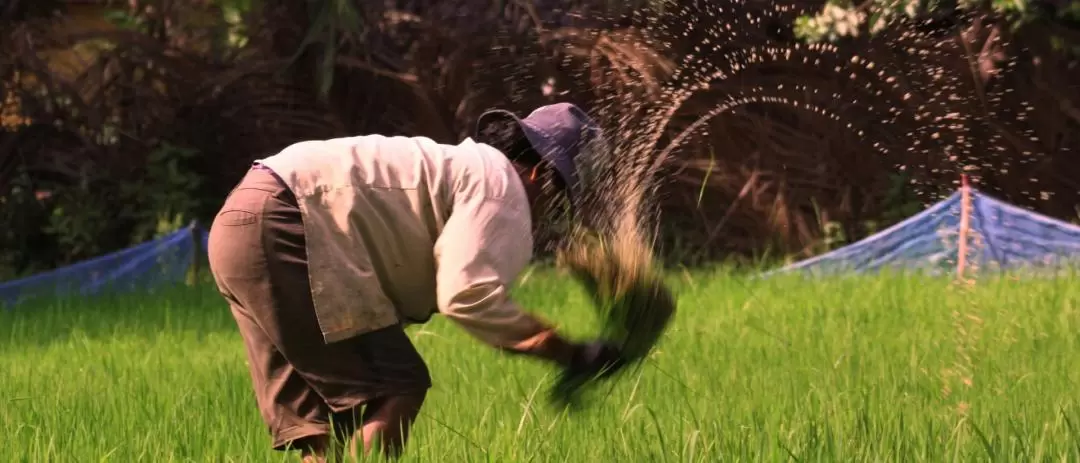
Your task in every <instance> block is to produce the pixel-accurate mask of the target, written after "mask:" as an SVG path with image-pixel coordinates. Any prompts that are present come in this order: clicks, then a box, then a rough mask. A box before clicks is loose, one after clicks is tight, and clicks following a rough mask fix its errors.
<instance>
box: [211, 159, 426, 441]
mask: <svg viewBox="0 0 1080 463" xmlns="http://www.w3.org/2000/svg"><path fill="white" fill-rule="evenodd" d="M304 246H305V238H304V225H303V221H302V219H301V215H300V209H299V207H298V206H297V203H296V199H295V197H294V196H293V195H292V193H291V192H290V191H289V190H288V188H286V187H285V186H284V184H283V183H282V182H280V180H279V179H278V178H277V177H276V176H275V175H274V174H272V173H271V172H270V171H269V170H266V169H265V168H259V167H257V168H253V169H252V170H250V171H249V172H248V174H247V175H246V176H245V177H244V179H243V180H241V182H240V184H239V185H237V187H236V188H235V189H234V190H233V191H232V193H230V194H229V197H228V198H227V199H226V200H225V205H224V206H223V207H222V208H221V211H220V212H219V213H218V215H217V217H216V218H215V219H214V223H213V225H212V226H211V229H210V242H209V246H208V252H209V255H210V270H211V272H212V273H213V275H214V279H215V281H216V282H217V285H218V289H219V290H220V292H221V295H222V296H224V298H225V300H226V301H228V303H229V306H230V308H231V309H232V313H233V316H234V318H235V319H236V323H237V326H238V328H239V331H240V335H241V336H242V337H243V339H244V345H245V347H246V350H247V358H248V366H249V369H250V372H251V381H252V386H253V388H254V391H255V399H256V402H257V403H258V407H259V411H260V412H261V414H262V417H263V419H264V420H265V422H266V424H267V426H268V427H269V431H270V434H271V436H272V437H273V446H274V448H275V449H278V450H284V449H287V448H289V447H291V446H292V445H291V444H292V443H293V442H294V441H297V440H299V439H303V438H307V437H313V436H322V435H327V434H328V433H329V428H330V424H331V423H333V426H334V428H335V430H336V431H337V432H335V434H338V436H341V437H344V436H348V435H350V434H351V433H352V432H353V430H354V429H356V427H357V426H358V425H359V423H358V422H357V419H358V417H359V416H361V414H360V413H359V410H358V409H359V408H360V407H362V406H364V405H365V404H368V403H370V402H373V401H376V400H380V399H385V398H388V397H393V396H402V395H421V396H422V395H423V394H424V393H425V392H426V391H427V389H428V388H430V387H431V378H430V376H429V374H428V369H427V366H426V365H425V364H424V361H423V359H422V358H421V357H420V354H419V353H418V352H417V351H416V349H415V347H414V346H413V345H412V343H411V342H410V340H409V338H408V336H407V335H406V333H405V332H404V330H403V329H402V327H401V326H393V327H390V328H386V329H382V330H379V331H375V332H372V333H367V334H364V335H360V336H357V337H354V338H351V339H346V340H343V341H339V342H334V343H330V344H327V343H325V342H324V341H323V338H322V334H321V332H320V330H319V325H318V320H317V318H316V316H315V309H314V305H313V303H312V300H311V288H310V285H309V282H308V263H307V253H306V251H305V247H304Z"/></svg>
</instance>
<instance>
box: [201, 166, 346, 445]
mask: <svg viewBox="0 0 1080 463" xmlns="http://www.w3.org/2000/svg"><path fill="white" fill-rule="evenodd" d="M280 190H281V188H280V187H278V186H276V185H275V183H274V182H273V179H272V177H271V178H270V179H269V180H268V179H267V178H266V177H265V176H262V175H258V174H257V173H255V172H252V173H249V175H248V176H247V177H245V179H244V180H242V181H241V182H240V185H238V186H237V188H236V189H235V190H234V191H233V192H232V193H231V194H230V195H229V197H228V198H227V199H226V201H225V205H224V206H223V207H222V209H221V212H220V213H219V214H218V216H217V217H216V218H215V220H214V223H213V225H212V226H211V230H210V242H209V246H208V249H207V251H208V253H209V257H210V270H211V273H212V274H213V275H214V279H215V281H216V282H217V285H218V288H219V290H220V292H221V294H222V296H223V297H224V298H225V300H226V301H227V302H228V303H229V305H230V307H231V310H232V314H233V317H234V319H235V320H236V324H237V328H238V329H239V333H240V336H241V338H242V339H243V341H244V347H245V351H246V354H247V361H248V362H247V363H248V368H249V372H250V375H251V384H252V389H253V391H254V393H255V399H256V403H257V405H258V407H259V411H260V414H261V415H262V418H263V420H264V421H265V423H266V425H267V427H268V430H269V432H270V434H271V436H272V439H273V447H274V448H275V449H278V450H285V449H289V448H293V449H299V448H301V447H312V448H313V449H314V450H313V451H312V450H305V451H304V452H305V453H307V454H311V453H322V452H323V450H324V449H325V447H326V446H327V445H326V444H325V443H324V442H323V441H328V440H327V439H325V436H326V434H327V427H328V420H329V415H330V413H331V411H330V408H329V407H328V406H327V405H326V404H325V403H324V401H323V400H322V397H320V396H319V394H318V393H317V392H315V390H314V389H312V388H311V387H310V386H309V385H308V384H307V382H306V381H305V380H304V379H303V377H302V376H301V375H300V374H299V373H298V372H297V371H296V369H295V367H294V366H293V365H292V364H291V363H290V362H289V361H288V359H287V358H286V356H285V355H284V353H283V352H282V350H281V349H280V348H279V343H278V339H279V338H280V336H277V335H275V332H276V331H277V328H278V327H279V326H280V325H278V324H276V323H270V324H267V323H265V321H266V320H270V321H273V320H275V319H276V317H275V316H274V313H275V312H280V311H281V310H282V308H283V307H288V306H290V305H292V304H294V303H295V302H294V301H295V300H297V299H302V298H303V297H305V296H307V295H305V293H304V292H303V289H302V288H301V289H300V290H299V291H291V290H290V288H289V287H275V286H280V285H275V281H274V279H275V275H274V274H273V272H272V271H271V262H272V261H275V260H276V256H269V255H268V254H267V253H266V250H265V246H264V237H265V234H266V231H267V230H266V228H267V227H266V223H265V222H266V220H265V219H266V217H265V214H264V209H265V206H266V204H267V203H268V201H269V199H270V198H272V197H273V196H274V195H275V194H277V193H279V192H280ZM304 279H305V280H306V273H305V275H304ZM297 292H298V293H299V294H296V293H297ZM307 297H308V298H309V299H310V297H309V296H307ZM308 305H310V303H308ZM267 328H270V330H267ZM316 333H317V330H316Z"/></svg>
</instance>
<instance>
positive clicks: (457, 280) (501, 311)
mask: <svg viewBox="0 0 1080 463" xmlns="http://www.w3.org/2000/svg"><path fill="white" fill-rule="evenodd" d="M532 246H533V241H532V230H531V223H530V214H529V210H528V209H527V206H526V205H525V204H524V202H523V201H514V200H510V199H507V200H499V199H485V198H479V197H478V198H475V199H468V200H465V201H462V202H461V203H458V204H457V205H455V206H454V211H453V212H452V213H451V215H450V218H449V219H448V220H447V222H446V224H445V226H444V227H443V231H442V233H441V234H440V236H439V238H438V240H437V241H436V243H435V261H436V264H437V266H438V269H437V273H436V278H437V287H438V289H437V292H438V306H439V311H440V312H442V313H443V314H444V315H445V316H447V317H449V318H450V319H451V320H453V321H454V322H455V323H457V324H458V325H459V326H461V327H462V328H464V329H465V330H466V331H468V332H469V333H470V334H471V335H473V336H474V337H476V338H477V339H479V340H480V341H483V342H484V343H486V344H488V345H491V346H493V347H495V348H499V349H502V350H505V351H509V352H513V353H520V354H526V355H531V356H535V357H539V358H543V359H547V360H550V361H553V362H556V363H559V364H562V365H567V364H569V363H570V362H571V361H572V358H573V356H574V355H575V352H576V351H575V348H576V346H575V345H574V344H573V343H571V342H569V341H567V340H565V339H563V338H562V337H561V336H559V334H558V333H557V332H556V330H555V329H554V328H553V327H552V326H551V325H549V324H548V323H546V322H545V321H543V320H542V319H540V318H539V317H536V316H534V315H532V314H529V313H527V312H525V311H523V310H521V308H520V307H519V306H518V305H517V304H516V303H514V301H512V300H511V299H510V298H509V288H510V285H511V284H513V282H514V280H516V279H517V276H518V275H519V274H520V273H521V271H522V270H523V269H524V268H525V266H526V265H527V264H528V263H529V260H530V259H531V258H532Z"/></svg>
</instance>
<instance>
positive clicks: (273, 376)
mask: <svg viewBox="0 0 1080 463" xmlns="http://www.w3.org/2000/svg"><path fill="white" fill-rule="evenodd" d="M477 126H478V131H477V135H476V139H477V140H478V141H482V142H485V143H479V142H478V141H474V140H472V139H466V140H464V141H463V142H461V143H459V144H457V145H444V144H438V143H435V142H434V141H432V140H430V139H427V138H406V137H384V136H380V135H369V136H358V137H352V138H339V139H332V140H320V141H305V142H301V143H296V144H294V145H292V146H289V147H287V148H285V149H284V150H283V151H281V152H280V153H278V154H276V155H273V156H270V157H268V158H265V159H262V160H259V161H256V162H255V163H254V164H253V166H252V168H251V170H250V171H249V172H248V173H247V174H246V175H245V177H244V178H243V180H241V181H240V183H239V185H237V186H236V187H235V189H234V190H233V191H232V192H231V193H230V194H229V196H228V198H227V199H226V200H225V204H224V206H223V207H222V208H221V211H220V212H219V213H218V215H217V217H216V218H215V220H214V223H213V226H212V228H211V230H210V242H209V249H208V251H209V254H210V268H211V271H212V273H213V274H214V278H215V281H216V282H217V285H218V288H219V290H220V292H221V294H222V296H224V298H225V299H226V301H228V303H229V305H230V307H231V310H232V314H233V316H234V317H235V319H236V323H237V325H238V327H239V331H240V334H241V336H242V337H243V339H244V343H245V347H246V351H247V355H248V364H249V367H250V373H251V380H252V385H253V388H254V390H255V397H256V401H257V403H258V406H259V410H260V412H261V414H262V417H263V419H264V420H265V422H266V424H267V426H268V427H269V432H270V434H271V435H272V436H273V447H274V448H275V449H277V450H285V449H289V448H293V449H300V450H301V451H302V453H303V456H304V460H305V461H324V459H325V458H326V456H327V454H328V453H330V454H338V452H343V449H341V447H339V446H333V445H332V443H333V442H347V443H348V444H347V445H348V447H349V449H350V452H352V453H353V454H354V455H355V454H356V452H357V450H358V447H359V446H360V445H362V446H363V451H364V453H370V452H371V451H372V449H375V450H377V451H381V452H383V453H386V454H389V455H397V454H399V452H400V450H401V448H402V446H403V445H404V443H405V441H406V439H407V436H408V430H409V426H410V425H411V423H412V422H413V420H414V419H415V418H416V416H417V414H418V412H419V411H420V407H421V405H422V404H423V402H424V397H425V395H426V392H427V390H428V388H430V387H431V378H430V377H429V375H428V369H427V366H426V365H425V363H424V361H423V359H421V357H420V355H419V353H418V352H417V351H416V349H415V348H414V347H413V345H412V343H411V342H410V340H409V337H408V336H407V335H406V333H405V331H404V330H403V326H405V325H408V324H416V323H424V322H426V321H427V320H428V319H429V318H430V317H431V315H432V314H434V313H436V312H438V313H441V314H443V315H444V316H446V317H449V318H450V319H451V320H453V321H454V322H455V323H456V324H457V325H458V326H460V327H462V328H464V329H465V330H466V331H467V332H468V333H470V334H471V335H472V336H474V337H475V338H477V339H478V340H480V341H482V342H484V343H486V344H489V345H491V346H493V347H495V348H498V349H501V350H503V351H506V352H509V353H516V354H524V355H527V356H531V357H534V358H538V359H543V360H546V361H549V362H552V363H553V364H554V365H556V366H558V367H559V368H560V369H561V370H562V374H563V375H564V377H566V376H574V375H595V374H598V373H600V372H602V371H610V369H612V368H615V367H618V366H621V364H622V363H621V360H620V358H619V354H618V351H617V349H615V348H614V347H612V346H610V345H607V344H604V343H602V342H598V341H594V342H587V343H576V342H571V341H569V340H567V339H565V338H564V337H562V336H560V335H559V334H557V332H556V330H555V329H554V328H553V327H552V326H551V325H549V324H548V323H546V322H545V321H544V320H541V319H539V318H537V317H536V316H534V315H530V314H529V313H527V312H525V311H523V310H522V309H521V308H520V307H519V306H518V305H516V304H515V303H514V302H513V301H512V300H511V299H510V297H509V288H510V285H511V284H512V283H513V282H514V280H515V279H516V278H517V276H518V275H519V273H520V272H521V271H522V270H523V268H524V267H525V266H526V264H527V263H528V262H529V260H530V258H531V254H532V250H533V237H532V232H533V231H534V228H535V227H534V225H537V224H538V223H539V222H542V220H540V218H542V217H544V216H545V214H546V213H547V211H549V210H551V208H552V207H557V205H559V204H566V202H564V200H565V199H566V198H568V197H570V196H569V195H573V194H574V192H575V191H576V184H577V174H576V168H575V162H574V160H575V156H577V154H578V153H579V152H580V151H581V147H582V146H583V145H584V144H585V143H587V142H589V141H590V140H592V139H593V137H596V136H597V134H598V133H599V131H598V129H597V128H596V126H595V125H594V123H593V122H592V121H591V120H590V119H589V118H588V116H586V115H585V113H584V112H583V111H582V110H581V109H579V108H578V107H576V106H574V105H571V104H565V103H563V104H555V105H550V106H544V107H541V108H539V109H537V110H536V111H534V112H533V113H532V114H531V115H529V116H528V117H527V118H525V119H518V118H517V117H515V116H514V115H513V114H511V113H509V112H506V111H502V110H495V111H490V112H488V113H485V114H484V115H482V116H481V118H480V121H479V123H478V124H477ZM549 183H550V184H551V185H554V188H545V186H546V184H549ZM331 423H333V428H332V429H334V432H333V433H331V432H330V429H331ZM332 434H333V435H332ZM335 439H339V440H338V441H335ZM328 449H331V450H328Z"/></svg>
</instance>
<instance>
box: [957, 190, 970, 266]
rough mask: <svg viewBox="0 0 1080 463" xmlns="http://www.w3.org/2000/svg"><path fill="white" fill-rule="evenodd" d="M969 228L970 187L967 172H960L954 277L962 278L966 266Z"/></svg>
mask: <svg viewBox="0 0 1080 463" xmlns="http://www.w3.org/2000/svg"><path fill="white" fill-rule="evenodd" d="M970 228H971V187H970V186H969V185H968V177H967V174H960V230H959V231H958V233H957V247H956V277H957V278H960V279H963V278H964V268H965V267H967V252H968V246H967V244H968V232H969V229H970Z"/></svg>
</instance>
